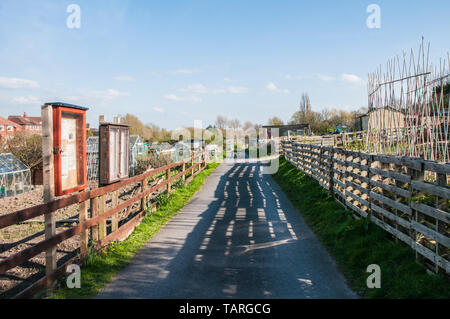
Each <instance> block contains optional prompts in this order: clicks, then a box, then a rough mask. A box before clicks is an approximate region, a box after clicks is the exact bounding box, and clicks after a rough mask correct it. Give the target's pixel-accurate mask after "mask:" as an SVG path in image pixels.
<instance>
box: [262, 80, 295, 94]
mask: <svg viewBox="0 0 450 319" xmlns="http://www.w3.org/2000/svg"><path fill="white" fill-rule="evenodd" d="M266 89H267V90H269V91H272V92H276V93H282V94H287V93H289V90H288V89H284V90H282V89H279V88H278V87H277V86H276V85H275V83H273V82H269V83H267V85H266Z"/></svg>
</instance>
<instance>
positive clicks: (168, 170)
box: [166, 167, 171, 195]
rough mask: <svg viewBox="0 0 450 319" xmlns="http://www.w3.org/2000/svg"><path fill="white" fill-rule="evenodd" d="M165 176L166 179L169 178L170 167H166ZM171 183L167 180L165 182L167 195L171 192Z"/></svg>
mask: <svg viewBox="0 0 450 319" xmlns="http://www.w3.org/2000/svg"><path fill="white" fill-rule="evenodd" d="M166 178H167V180H169V179H170V167H169V168H168V169H167V171H166ZM170 188H171V185H170V182H168V183H167V195H169V194H170V192H171V189H170Z"/></svg>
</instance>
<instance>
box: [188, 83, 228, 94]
mask: <svg viewBox="0 0 450 319" xmlns="http://www.w3.org/2000/svg"><path fill="white" fill-rule="evenodd" d="M181 91H182V92H191V93H196V94H221V93H225V90H224V89H209V88H207V87H206V86H204V85H203V84H201V83H196V84H190V85H188V87H187V88H185V89H181Z"/></svg>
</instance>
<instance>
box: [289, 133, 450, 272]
mask: <svg viewBox="0 0 450 319" xmlns="http://www.w3.org/2000/svg"><path fill="white" fill-rule="evenodd" d="M281 154H283V155H284V157H285V158H286V159H287V160H288V161H289V162H290V163H292V164H293V165H294V166H296V167H297V168H298V169H299V170H301V171H303V172H304V173H305V174H307V175H308V176H310V177H312V178H314V179H316V180H317V181H318V182H319V183H320V185H322V187H324V188H326V189H327V190H328V191H329V192H330V193H331V194H332V195H333V196H334V198H335V199H336V200H337V201H339V202H340V203H341V204H342V205H344V206H345V207H346V208H349V209H350V210H352V211H353V212H354V216H355V217H356V218H361V217H363V218H365V217H367V216H369V218H370V220H371V221H372V222H373V223H375V224H376V225H378V226H379V227H381V228H382V229H384V230H385V231H387V232H389V233H390V234H392V236H393V237H394V238H395V240H400V241H401V242H404V243H405V244H407V245H408V246H410V247H411V248H412V249H413V250H414V251H415V252H416V258H417V259H418V260H419V261H421V262H423V263H424V264H425V265H426V266H427V267H428V268H430V269H431V270H433V271H434V272H436V273H437V272H446V273H447V274H450V213H449V211H450V201H449V199H450V188H449V187H448V184H447V180H448V177H449V175H450V164H442V163H437V162H431V161H425V160H423V159H418V158H410V157H401V156H393V155H377V154H368V153H363V152H357V151H351V150H345V149H342V148H336V147H325V146H320V145H313V144H302V143H299V142H296V141H290V140H283V141H281Z"/></svg>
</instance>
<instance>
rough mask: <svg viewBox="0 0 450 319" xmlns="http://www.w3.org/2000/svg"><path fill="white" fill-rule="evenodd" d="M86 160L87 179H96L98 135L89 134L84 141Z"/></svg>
mask: <svg viewBox="0 0 450 319" xmlns="http://www.w3.org/2000/svg"><path fill="white" fill-rule="evenodd" d="M86 161H87V175H88V180H89V181H96V180H98V166H99V154H98V136H90V137H89V138H88V139H87V141H86Z"/></svg>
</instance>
